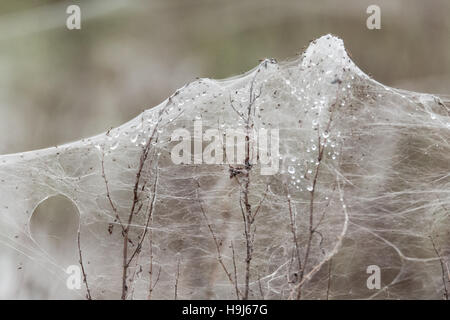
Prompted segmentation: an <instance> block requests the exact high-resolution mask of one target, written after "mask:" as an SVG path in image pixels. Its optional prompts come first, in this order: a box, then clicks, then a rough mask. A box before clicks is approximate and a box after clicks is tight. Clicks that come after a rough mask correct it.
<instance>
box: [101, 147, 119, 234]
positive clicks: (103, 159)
mask: <svg viewBox="0 0 450 320" xmlns="http://www.w3.org/2000/svg"><path fill="white" fill-rule="evenodd" d="M101 164H102V178H103V181H104V182H105V186H106V198H108V201H109V205H110V206H111V209H112V211H113V212H114V217H115V219H116V220H117V221H118V222H119V225H120V227H121V228H122V232H123V231H125V227H124V225H123V223H122V221H121V220H120V217H119V214H118V212H117V207H116V206H115V205H114V202H113V201H112V199H111V193H110V191H109V184H108V179H107V178H106V174H105V151H104V150H102V163H101Z"/></svg>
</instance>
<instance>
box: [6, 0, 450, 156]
mask: <svg viewBox="0 0 450 320" xmlns="http://www.w3.org/2000/svg"><path fill="white" fill-rule="evenodd" d="M70 4H78V5H80V7H81V11H82V29H81V30H72V31H70V30H67V28H66V26H65V20H66V18H67V14H66V13H65V11H66V8H67V6H68V5H70ZM370 4H373V1H371V0H370V1H366V0H351V1H331V0H324V1H313V0H305V1H298V0H284V1H273V0H217V1H211V0H140V1H139V0H136V1H125V0H95V1H93V0H86V1H56V0H54V1H45V0H33V1H30V0H2V1H1V2H0V154H2V153H11V152H20V151H26V150H31V149H37V148H43V147H48V146H52V145H56V144H61V143H64V142H69V141H72V140H77V139H80V138H82V137H86V136H90V135H94V134H96V133H100V132H102V131H105V130H107V129H108V128H110V127H113V126H117V125H120V124H122V123H123V122H125V121H127V120H129V119H131V118H132V117H134V116H136V115H137V114H139V113H140V112H141V111H142V110H143V109H146V108H149V107H152V106H154V105H156V104H158V103H159V102H161V101H162V100H163V99H164V98H166V97H167V96H169V95H170V94H171V93H172V92H173V91H174V90H176V89H177V88H178V87H181V86H182V85H183V84H184V83H186V82H189V81H192V80H193V79H195V77H210V78H224V77H229V76H232V75H236V74H239V73H242V72H245V71H247V70H249V69H251V68H253V67H254V66H255V65H256V64H257V63H258V60H259V59H261V58H264V57H274V58H276V59H278V60H285V59H289V58H293V57H295V55H296V54H298V53H300V52H301V51H302V48H303V47H305V46H306V45H307V44H308V42H309V41H310V40H312V39H314V38H317V37H319V36H321V35H323V34H326V33H333V34H336V35H338V36H339V37H341V38H343V39H344V42H345V44H346V47H347V49H348V50H349V52H350V53H351V54H352V56H353V59H354V60H355V62H356V63H357V64H358V65H359V66H360V67H361V68H362V69H363V70H364V71H365V72H367V73H370V74H372V75H373V77H374V78H375V79H376V80H378V81H380V82H383V83H385V84H387V85H391V86H396V87H402V88H405V89H411V90H417V91H426V92H433V93H441V94H450V86H449V84H450V55H449V52H450V37H449V35H450V32H449V31H450V22H449V21H450V10H449V9H450V2H449V1H447V0H431V1H422V0H398V1H390V0H383V1H381V0H380V1H377V3H376V4H378V5H379V6H380V7H381V25H382V28H381V30H368V29H367V28H366V19H367V17H368V14H366V8H367V7H368V6H369V5H370Z"/></svg>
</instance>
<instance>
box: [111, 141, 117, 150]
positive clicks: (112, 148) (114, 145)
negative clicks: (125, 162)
mask: <svg viewBox="0 0 450 320" xmlns="http://www.w3.org/2000/svg"><path fill="white" fill-rule="evenodd" d="M118 146H119V141H116V142H114V143H113V144H112V145H111V147H110V148H109V149H110V150H116V149H117V147H118Z"/></svg>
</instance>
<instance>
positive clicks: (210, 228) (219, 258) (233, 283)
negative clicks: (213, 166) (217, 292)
mask: <svg viewBox="0 0 450 320" xmlns="http://www.w3.org/2000/svg"><path fill="white" fill-rule="evenodd" d="M196 182H197V190H196V197H197V201H198V203H199V206H200V211H201V213H202V215H203V218H204V219H205V222H206V225H207V226H208V230H209V232H210V234H211V237H212V239H213V241H214V244H215V246H216V251H217V260H218V261H219V264H220V265H221V267H222V269H223V271H224V272H225V274H226V275H227V278H228V280H229V281H230V283H231V284H232V285H233V286H234V288H235V290H236V297H237V299H238V300H239V299H240V297H241V296H242V295H241V293H240V291H239V288H238V284H237V275H236V273H235V280H233V277H232V276H231V273H230V272H229V271H228V269H227V267H226V266H225V263H224V262H223V259H222V253H221V250H220V245H221V244H220V243H219V241H218V240H217V237H216V234H215V233H214V230H213V228H212V226H211V224H210V223H209V220H208V217H207V215H206V212H205V209H204V208H203V204H202V201H201V200H200V197H199V194H198V189H199V188H200V183H199V182H198V181H196ZM232 251H233V265H234V268H236V263H235V261H234V248H233V247H232Z"/></svg>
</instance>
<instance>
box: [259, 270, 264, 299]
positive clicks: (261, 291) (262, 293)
mask: <svg viewBox="0 0 450 320" xmlns="http://www.w3.org/2000/svg"><path fill="white" fill-rule="evenodd" d="M258 287H259V294H260V295H261V299H262V300H264V292H263V289H262V285H261V277H260V276H259V275H258Z"/></svg>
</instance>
